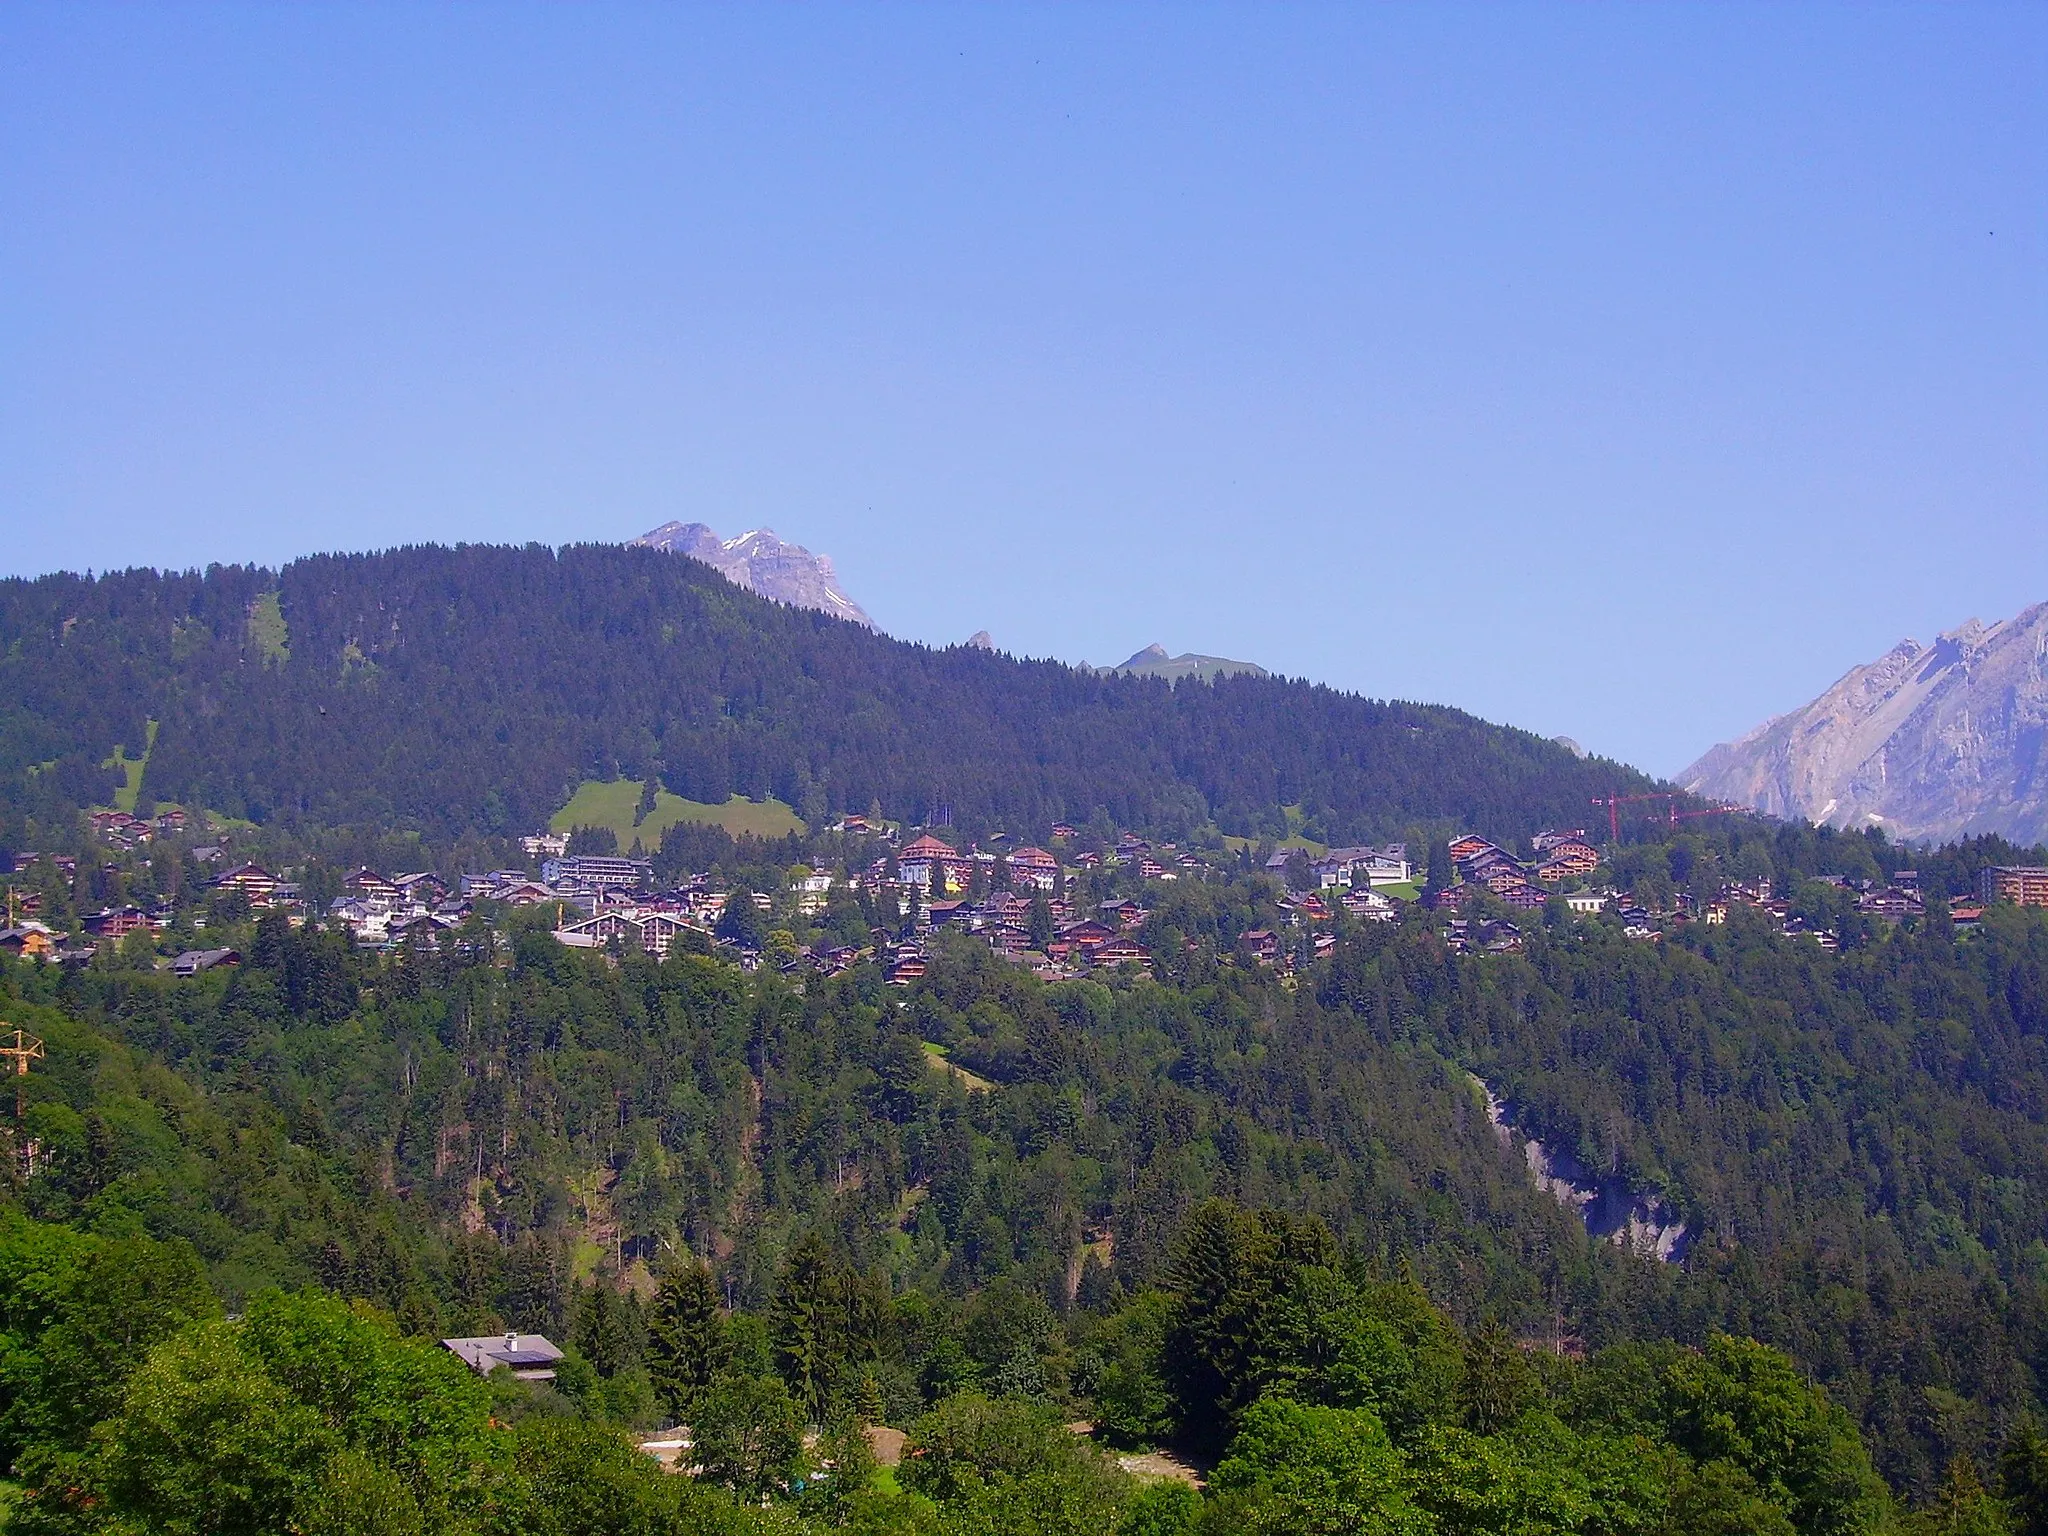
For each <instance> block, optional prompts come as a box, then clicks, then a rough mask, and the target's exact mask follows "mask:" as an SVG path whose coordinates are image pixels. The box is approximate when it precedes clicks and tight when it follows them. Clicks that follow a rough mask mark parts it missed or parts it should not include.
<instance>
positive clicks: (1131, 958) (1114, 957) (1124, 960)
mask: <svg viewBox="0 0 2048 1536" xmlns="http://www.w3.org/2000/svg"><path fill="white" fill-rule="evenodd" d="M1088 963H1089V965H1090V966H1094V967H1098V968H1100V969H1103V970H1114V969H1116V968H1117V967H1118V966H1120V965H1135V966H1137V967H1138V968H1139V969H1140V970H1145V971H1149V970H1151V969H1152V954H1151V951H1149V950H1148V949H1146V948H1145V946H1144V945H1142V944H1140V943H1138V942H1137V941H1136V940H1134V939H1112V940H1110V941H1109V943H1107V944H1103V945H1099V946H1098V947H1097V948H1096V949H1095V950H1094V951H1093V952H1092V953H1090V954H1089V956H1088Z"/></svg>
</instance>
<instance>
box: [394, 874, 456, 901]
mask: <svg viewBox="0 0 2048 1536" xmlns="http://www.w3.org/2000/svg"><path fill="white" fill-rule="evenodd" d="M391 883H392V884H393V885H394V886H396V887H397V888H398V893H399V895H401V896H403V897H405V898H406V899H407V900H409V901H417V902H419V903H420V904H421V905H423V906H432V905H434V903H436V902H439V901H446V900H447V899H448V882H447V881H446V880H443V879H442V878H441V877H440V876H439V875H437V874H435V873H434V872H433V871H432V870H424V871H422V872H421V873H419V874H416V875H397V876H394V877H393V879H392V881H391Z"/></svg>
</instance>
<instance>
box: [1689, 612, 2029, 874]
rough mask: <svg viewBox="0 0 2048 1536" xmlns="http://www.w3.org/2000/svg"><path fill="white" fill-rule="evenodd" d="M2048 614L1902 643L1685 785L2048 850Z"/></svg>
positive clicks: (1838, 819)
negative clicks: (2046, 753) (2046, 752)
mask: <svg viewBox="0 0 2048 1536" xmlns="http://www.w3.org/2000/svg"><path fill="white" fill-rule="evenodd" d="M2044 648H2048V603H2039V604H2036V605H2035V606H2034V607H2032V608H2029V609H2027V610H2026V611H2025V612H2024V613H2021V614H2020V615H2018V616H2017V617H2016V618H2012V619H2008V620H2005V621H2002V622H2000V623H1997V624H1993V625H1992V626H1990V627H1989V628H1988V629H1987V628H1986V627H1985V626H1983V625H1982V624H1979V623H1978V622H1977V621H1976V620H1975V619H1972V620H1971V621H1970V622H1969V623H1967V624H1965V625H1963V626H1962V627H1960V628H1958V629H1954V630H1951V631H1949V632H1948V633H1947V634H1945V635H1942V636H1941V637H1940V638H1939V639H1938V640H1936V641H1935V643H1934V644H1932V645H1923V644H1921V643H1920V642H1919V641H1917V640H1910V639H1909V640H1901V641H1900V642H1899V643H1898V644H1897V645H1896V646H1894V647H1893V648H1892V649H1891V650H1890V651H1888V652H1886V653H1885V654H1884V655H1883V656H1881V657H1879V658H1878V659H1877V660H1876V661H1873V662H1869V663H1867V664H1865V665H1863V666H1859V667H1855V668H1852V669H1851V670H1850V671H1849V672H1848V673H1847V674H1845V675H1844V676H1843V677H1842V678H1841V679H1840V680H1839V681H1838V682H1836V683H1835V685H1834V686H1833V687H1831V688H1829V689H1828V690H1827V692H1825V693H1823V694H1822V695H1821V696H1820V697H1819V698H1817V699H1815V700H1814V701H1813V702H1812V703H1810V704H1807V705H1804V706H1803V707H1801V708H1799V709H1796V710H1793V711H1791V712H1790V713H1789V714H1784V715H1780V716H1778V717H1776V718H1775V719H1772V720H1767V721H1765V722H1764V723H1763V724H1762V725H1760V726H1758V727H1757V728H1756V729H1755V730H1753V731H1751V732H1749V734H1747V735H1746V736H1743V737H1741V738H1739V739H1737V740H1735V741H1732V742H1726V743H1723V744H1722V745H1720V746H1717V747H1715V748H1714V749H1713V750H1712V751H1710V752H1708V753H1707V754H1706V755H1705V756H1703V757H1702V758H1700V760H1699V761H1698V762H1696V763H1694V764H1693V765H1692V766H1691V767H1689V768H1687V769H1686V770H1685V771H1684V772H1683V773H1681V774H1679V775H1678V782H1679V783H1681V784H1683V785H1685V787H1686V788H1688V789H1690V790H1693V791H1694V792H1696V793H1698V794H1702V795H1708V796H1712V797H1715V798H1718V799H1725V800H1731V801H1734V802H1736V803H1737V804H1741V805H1748V806H1754V807H1755V808H1756V809H1758V810H1761V811H1765V812H1768V813H1769V814H1771V815H1774V816H1800V817H1806V818H1809V819H1811V820H1814V821H1826V822H1832V823H1834V824H1835V825H1837V826H1844V827H1851V826H1866V825H1869V826H1882V827H1884V828H1885V830H1886V831H1887V832H1889V833H1891V834H1892V835H1893V836H1895V837H1904V838H1932V839H1935V840H1945V839H1949V838H1957V837H1969V836H1981V835H1985V834H1995V835H1997V836H2001V837H2005V838H2009V839H2011V840H2012V841H2014V842H2017V843H2032V842H2038V841H2041V840H2043V839H2044V838H2048V772H2044V769H2048V762H2044V760H2043V756H2042V745H2043V742H2044V740H2048V676H2044V673H2043V670H2042V663H2041V657H2042V654H2043V651H2044Z"/></svg>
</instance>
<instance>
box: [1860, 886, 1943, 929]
mask: <svg viewBox="0 0 2048 1536" xmlns="http://www.w3.org/2000/svg"><path fill="white" fill-rule="evenodd" d="M1856 910H1857V911H1858V912H1863V913H1867V914H1868V915H1870V916H1871V917H1875V918H1877V919H1879V920H1880V921H1883V922H1889V923H1896V922H1900V921H1903V920H1904V919H1906V918H1909V917H1924V916H1926V915H1927V903H1926V902H1924V901H1922V900H1921V899H1920V895H1919V893H1918V892H1917V891H1906V890H1901V889H1899V887H1897V886H1895V885H1891V886H1885V887H1884V888H1882V889H1881V890H1874V891H1866V892H1865V893H1864V894H1863V895H1862V896H1860V897H1858V898H1857V901H1856Z"/></svg>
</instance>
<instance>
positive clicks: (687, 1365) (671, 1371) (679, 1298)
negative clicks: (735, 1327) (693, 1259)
mask: <svg viewBox="0 0 2048 1536" xmlns="http://www.w3.org/2000/svg"><path fill="white" fill-rule="evenodd" d="M731 1355H732V1349H731V1345H730V1343H729V1341H728V1340H727V1338H726V1330H725V1319H724V1317H723V1316H722V1315H721V1314H720V1311H719V1306H718V1288H717V1286H716V1284H715V1283H714V1282H713V1280H712V1278H711V1271H710V1270H709V1269H708V1268H706V1267H705V1266H704V1265H702V1264H692V1265H689V1266H687V1267H686V1268H683V1269H681V1270H679V1271H676V1272H672V1273H670V1274H668V1275H666V1276H665V1277H663V1279H662V1282H661V1285H660V1287H659V1288H658V1289H657V1290H656V1291H655V1293H654V1309H653V1312H652V1314H651V1315H650V1316H649V1318H648V1320H647V1373H648V1376H649V1377H650V1378H651V1379H652V1381H653V1383H654V1389H655V1391H656V1392H657V1393H659V1394H660V1396H661V1399H662V1401H663V1402H664V1403H666V1404H667V1405H668V1407H669V1408H670V1410H671V1411H672V1412H674V1413H676V1414H678V1415H680V1416H687V1415H688V1414H689V1412H690V1408H691V1405H692V1404H693V1403H694V1402H695V1401H696V1399H697V1397H698V1396H699V1395H700V1394H701V1393H702V1392H703V1391H704V1390H705V1389H706V1388H708V1387H709V1386H710V1385H711V1383H712V1382H713V1381H714V1380H716V1379H717V1377H718V1374H719V1373H720V1372H721V1371H722V1370H724V1369H725V1365H726V1362H727V1361H728V1360H729V1359H730V1358H731Z"/></svg>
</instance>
